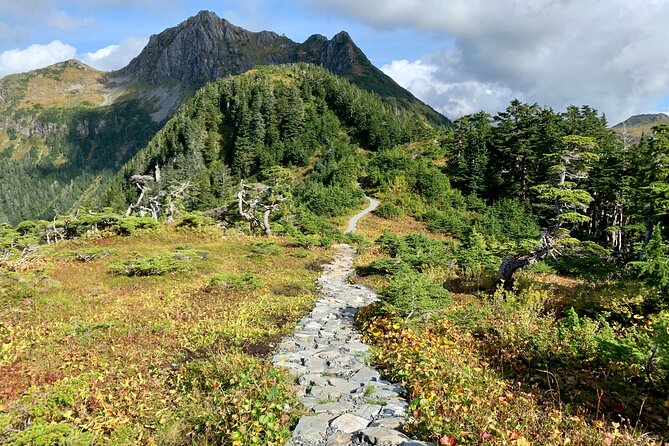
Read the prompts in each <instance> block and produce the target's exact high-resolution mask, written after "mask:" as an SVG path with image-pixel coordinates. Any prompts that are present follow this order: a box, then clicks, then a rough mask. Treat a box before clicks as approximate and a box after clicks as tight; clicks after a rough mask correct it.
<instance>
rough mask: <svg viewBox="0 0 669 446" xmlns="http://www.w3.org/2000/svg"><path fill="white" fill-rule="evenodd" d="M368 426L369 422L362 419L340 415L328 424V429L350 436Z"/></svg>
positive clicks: (346, 414)
mask: <svg viewBox="0 0 669 446" xmlns="http://www.w3.org/2000/svg"><path fill="white" fill-rule="evenodd" d="M368 425H369V420H366V419H364V418H362V417H359V416H356V415H352V414H350V413H345V414H344V415H340V416H338V417H337V418H335V419H334V420H332V421H331V422H330V427H332V429H334V430H335V431H338V432H344V433H347V434H352V433H353V432H357V431H359V430H360V429H364V428H366V427H367V426H368Z"/></svg>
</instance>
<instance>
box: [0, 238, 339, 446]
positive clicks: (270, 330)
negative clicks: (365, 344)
mask: <svg viewBox="0 0 669 446" xmlns="http://www.w3.org/2000/svg"><path fill="white" fill-rule="evenodd" d="M267 243H271V244H272V249H268V248H266V247H265V249H263V252H264V255H258V254H257V252H256V251H257V250H258V247H257V246H256V245H257V243H255V239H254V238H252V237H245V236H239V235H225V234H223V233H222V232H220V231H219V230H217V229H215V228H213V227H208V228H204V229H198V230H187V229H179V228H171V227H161V228H159V229H157V230H151V231H140V232H139V233H138V234H136V235H134V236H130V237H116V236H111V237H104V238H91V239H84V240H79V241H66V242H61V243H58V244H56V245H51V246H45V247H42V248H41V249H40V251H38V253H39V255H41V256H43V259H42V260H41V261H40V262H33V263H32V267H31V268H30V269H29V270H26V271H22V272H10V271H4V270H3V271H2V272H1V273H0V281H1V282H2V287H1V289H2V292H1V293H0V443H3V444H11V445H23V444H26V445H27V444H32V445H49V444H90V443H95V444H138V443H141V444H165V445H169V444H171V445H177V444H212V443H216V444H220V443H223V444H238V445H245V444H277V445H278V444H283V442H284V440H285V439H286V438H287V436H288V434H289V429H290V427H291V425H292V423H293V422H294V421H295V420H296V418H297V416H298V415H299V411H300V408H299V404H298V403H297V400H296V399H295V397H294V396H293V395H292V393H291V392H290V390H289V385H290V381H289V379H288V378H287V377H286V376H285V375H284V374H283V373H282V372H280V371H278V370H277V369H275V368H273V367H272V366H271V364H270V363H269V362H268V361H266V360H265V359H264V356H265V355H266V353H267V352H269V351H270V350H271V349H272V347H273V343H274V342H275V341H276V340H277V339H279V338H280V337H281V336H283V335H285V334H287V333H289V332H290V331H291V330H292V326H293V323H294V322H295V321H296V320H297V319H298V318H299V317H300V316H301V315H302V314H303V313H304V312H305V311H306V310H307V309H308V308H309V307H310V305H311V304H312V302H313V300H314V299H315V294H314V291H315V289H314V279H315V277H316V276H317V274H318V272H317V268H315V267H314V265H318V264H320V263H321V262H322V261H323V260H324V259H325V258H326V256H327V251H325V250H322V249H310V250H305V249H303V248H298V247H296V246H294V245H292V244H290V243H289V242H288V241H287V240H286V239H281V238H274V239H271V240H270V241H269V242H265V244H267Z"/></svg>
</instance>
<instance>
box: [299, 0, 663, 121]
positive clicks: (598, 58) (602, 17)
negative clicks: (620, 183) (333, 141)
mask: <svg viewBox="0 0 669 446" xmlns="http://www.w3.org/2000/svg"><path fill="white" fill-rule="evenodd" d="M310 4H311V5H313V6H314V7H317V8H320V9H324V10H328V11H336V12H338V13H340V14H342V15H345V16H348V17H352V18H355V19H357V20H360V21H363V22H365V23H368V24H370V25H373V26H375V27H379V28H402V27H408V28H413V29H417V30H421V31H426V32H430V33H433V34H436V35H438V36H441V37H444V38H445V40H446V39H448V40H449V45H448V46H447V47H445V48H444V49H443V50H442V51H440V52H438V53H436V54H432V55H430V56H429V57H426V58H423V59H421V60H416V61H409V62H408V64H409V65H406V67H405V68H407V69H409V70H410V71H409V72H411V73H413V74H414V77H413V78H412V79H404V80H403V81H404V82H402V81H400V82H401V83H403V84H404V85H406V86H408V87H409V88H413V89H414V90H412V91H413V92H414V93H415V94H417V95H419V96H422V94H423V91H422V90H421V89H423V90H424V89H425V86H424V84H425V83H427V84H432V85H433V86H432V87H431V88H432V89H433V91H432V92H431V94H432V95H433V97H432V98H430V99H428V98H425V97H424V96H422V97H423V99H427V100H428V101H429V102H430V103H432V104H434V105H435V106H437V107H440V108H441V109H442V111H444V112H447V113H449V114H452V113H457V110H458V109H461V110H463V111H466V110H476V109H480V108H484V109H486V110H488V111H494V110H496V109H499V108H500V107H504V106H505V105H506V103H507V102H508V100H509V99H511V98H513V97H514V96H518V97H519V98H521V99H524V100H527V101H530V102H534V101H538V102H541V103H547V104H550V105H552V106H554V107H556V108H563V107H565V106H566V105H568V104H570V103H576V104H581V103H589V104H591V105H593V106H594V107H596V108H598V109H600V110H603V111H606V112H607V113H609V115H610V116H612V117H614V118H615V119H617V118H619V117H623V116H626V115H629V114H632V113H635V112H638V111H641V110H648V109H652V108H653V107H657V106H659V103H660V102H661V101H662V99H663V98H664V97H666V96H667V93H669V53H668V52H666V51H664V49H663V48H662V46H663V44H664V42H667V41H669V27H667V26H666V24H667V23H669V1H667V0H653V1H648V2H644V3H643V5H640V4H638V3H635V2H630V1H623V0H591V1H588V2H587V4H584V3H583V2H582V1H579V0H562V1H553V0H537V1H533V2H517V1H513V0H499V1H483V0H450V1H442V0H421V1H418V0H402V1H399V0H394V1H390V2H387V1H381V0H368V1H366V2H360V1H357V0H315V1H313V2H310ZM450 42H452V43H450ZM398 64H400V65H401V64H402V61H395V62H393V63H391V64H388V65H387V66H386V70H387V72H388V73H392V72H395V73H397V68H398V67H399V65H398ZM426 67H430V68H429V69H426ZM404 76H406V75H404ZM481 92H484V94H481ZM454 93H455V94H454ZM449 95H450V96H453V95H454V97H452V98H449ZM495 98H497V100H498V101H499V104H498V105H496V106H495V104H494V102H495ZM452 102H455V104H451V103H452ZM490 106H494V107H495V108H494V109H493V110H490V109H488V108H487V107H490Z"/></svg>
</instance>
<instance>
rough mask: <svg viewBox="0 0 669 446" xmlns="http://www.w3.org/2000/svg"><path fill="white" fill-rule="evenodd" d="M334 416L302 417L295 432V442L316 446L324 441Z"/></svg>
mask: <svg viewBox="0 0 669 446" xmlns="http://www.w3.org/2000/svg"><path fill="white" fill-rule="evenodd" d="M331 419H332V415H328V414H319V415H314V416H311V417H302V418H300V421H299V422H298V423H297V427H296V428H295V430H294V431H293V440H294V441H295V442H296V444H304V445H315V444H318V443H320V442H322V441H323V440H325V436H326V433H327V430H328V427H329V426H330V420H331Z"/></svg>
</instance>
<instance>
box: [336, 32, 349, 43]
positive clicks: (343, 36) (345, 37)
mask: <svg viewBox="0 0 669 446" xmlns="http://www.w3.org/2000/svg"><path fill="white" fill-rule="evenodd" d="M332 40H333V41H334V42H346V41H349V42H351V43H353V39H352V38H351V36H350V35H349V33H347V32H346V31H339V32H338V33H337V34H335V36H334V37H333V38H332Z"/></svg>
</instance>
